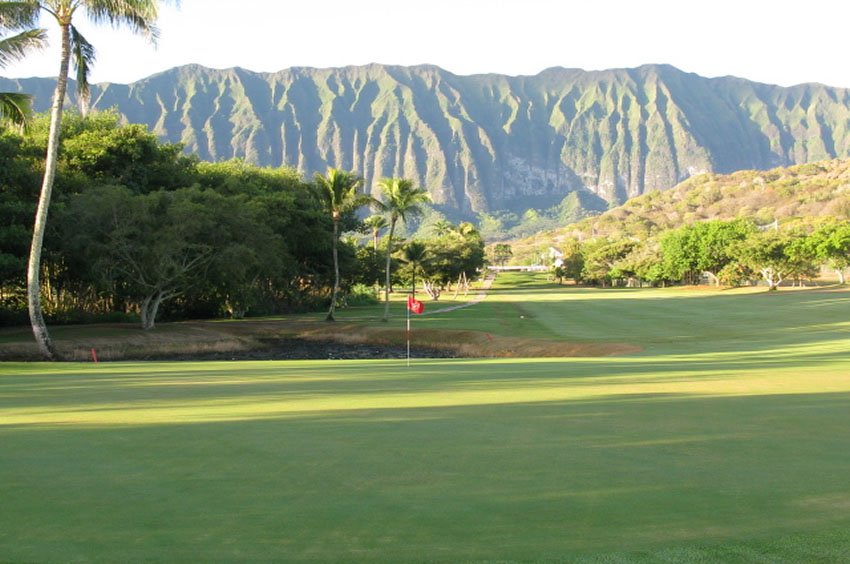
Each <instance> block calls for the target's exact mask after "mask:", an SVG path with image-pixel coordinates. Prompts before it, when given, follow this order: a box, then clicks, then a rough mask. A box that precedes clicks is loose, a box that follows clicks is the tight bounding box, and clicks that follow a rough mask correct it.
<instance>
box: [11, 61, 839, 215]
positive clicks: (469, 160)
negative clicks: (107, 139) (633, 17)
mask: <svg viewBox="0 0 850 564" xmlns="http://www.w3.org/2000/svg"><path fill="white" fill-rule="evenodd" d="M0 89H4V90H23V91H27V92H31V93H33V94H34V95H35V96H36V104H35V105H36V108H37V109H42V110H43V109H46V108H47V107H48V106H49V103H50V92H52V81H50V80H48V79H22V80H7V79H0ZM92 91H93V96H92V103H93V107H95V108H117V110H118V111H119V112H120V113H121V114H123V115H124V116H126V118H127V120H129V121H131V122H137V123H144V124H147V125H148V126H150V127H151V128H152V129H153V130H154V131H155V132H157V133H158V134H159V135H161V136H162V138H163V139H165V140H168V141H172V142H176V141H180V142H182V143H184V144H185V145H186V149H187V150H188V151H192V152H196V153H197V154H198V155H199V156H200V157H201V158H202V159H206V160H220V159H228V158H231V157H241V158H244V159H246V160H248V161H250V162H254V163H257V164H262V165H270V166H279V165H282V164H285V165H290V166H294V167H297V168H298V169H300V170H302V171H303V172H304V173H305V174H312V173H313V172H315V171H324V170H325V169H326V168H327V167H328V166H338V167H342V168H346V169H350V170H354V171H356V172H358V173H359V174H361V175H363V176H364V177H365V179H366V185H367V186H371V185H373V183H374V182H375V181H376V180H377V179H379V178H381V177H384V176H405V177H409V178H413V179H415V180H416V181H417V182H418V183H420V184H421V185H423V186H426V187H427V188H428V190H429V191H430V192H431V194H432V197H433V199H434V201H435V202H436V203H437V204H440V205H442V206H444V207H445V208H447V209H452V210H456V211H457V212H459V213H470V212H482V211H492V210H498V209H512V210H523V209H525V208H528V207H532V205H551V204H552V203H555V202H557V201H559V200H561V199H562V198H563V197H564V196H565V195H567V194H569V193H570V192H573V191H584V190H589V191H591V192H593V193H595V194H597V195H598V196H600V197H601V198H603V199H605V200H607V201H609V202H622V201H625V200H627V199H629V198H632V197H634V196H637V195H639V194H642V193H644V192H647V191H651V190H663V189H667V188H670V187H672V186H674V185H676V184H677V183H678V182H680V181H682V180H684V179H685V178H688V177H689V176H691V175H693V174H696V173H700V172H709V171H710V172H721V173H726V172H732V171H735V170H740V169H747V168H756V169H767V168H772V167H775V166H780V165H790V164H799V163H805V162H812V161H818V160H822V159H828V158H834V157H848V156H850V132H848V127H850V91H848V90H846V89H839V88H830V87H826V86H822V85H817V84H806V85H800V86H796V87H792V88H781V87H777V86H770V85H765V84H758V83H753V82H749V81H746V80H743V79H738V78H731V77H728V78H717V79H707V78H703V77H700V76H697V75H694V74H688V73H684V72H682V71H679V70H677V69H675V68H673V67H670V66H663V65H652V66H644V67H640V68H637V69H623V70H610V71H600V72H585V71H581V70H573V69H563V68H553V69H549V70H546V71H544V72H542V73H540V74H538V75H536V76H521V77H509V76H501V75H475V76H457V75H454V74H452V73H449V72H447V71H444V70H442V69H440V68H438V67H433V66H417V67H395V66H382V65H368V66H362V67H344V68H334V69H314V68H292V69H287V70H283V71H280V72H278V73H273V74H271V73H254V72H250V71H246V70H243V69H239V68H236V69H226V70H212V69H207V68H203V67H199V66H186V67H180V68H175V69H172V70H170V71H167V72H164V73H161V74H158V75H155V76H152V77H149V78H146V79H144V80H140V81H138V82H135V83H133V84H130V85H122V84H108V83H105V84H99V85H97V86H96V87H94V88H93V90H92Z"/></svg>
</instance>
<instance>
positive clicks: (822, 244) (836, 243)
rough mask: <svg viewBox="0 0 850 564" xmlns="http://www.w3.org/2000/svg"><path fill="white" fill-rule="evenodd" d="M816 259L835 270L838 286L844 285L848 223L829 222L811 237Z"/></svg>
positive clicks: (849, 264)
mask: <svg viewBox="0 0 850 564" xmlns="http://www.w3.org/2000/svg"><path fill="white" fill-rule="evenodd" d="M811 240H812V244H813V246H814V251H815V252H816V253H817V258H818V259H820V260H821V261H824V262H825V263H827V264H828V265H829V266H830V267H831V268H833V269H835V272H836V274H838V281H839V283H840V284H844V283H845V276H844V271H845V270H846V269H847V268H848V267H850V222H847V221H842V222H829V223H826V224H824V225H822V226H820V227H819V228H818V229H817V231H815V232H814V233H813V234H812V236H811Z"/></svg>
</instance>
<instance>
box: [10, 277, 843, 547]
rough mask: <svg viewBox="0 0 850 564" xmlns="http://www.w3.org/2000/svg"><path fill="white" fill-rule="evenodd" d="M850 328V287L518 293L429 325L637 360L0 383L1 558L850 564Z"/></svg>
mask: <svg viewBox="0 0 850 564" xmlns="http://www.w3.org/2000/svg"><path fill="white" fill-rule="evenodd" d="M613 311H616V312H617V315H613V314H612V312H613ZM848 318H850V293H848V291H847V290H839V289H828V290H795V291H783V292H780V293H778V294H777V293H771V294H768V293H766V292H753V291H752V290H744V291H739V290H735V291H723V292H721V291H697V292H688V291H684V290H682V289H673V290H651V291H639V290H632V291H626V290H622V291H601V290H576V289H566V288H559V287H557V286H554V285H551V284H548V283H546V282H545V277H542V276H541V277H532V276H528V275H526V276H521V275H514V276H510V277H500V280H499V284H498V285H497V287H496V289H495V291H494V293H493V295H492V299H488V300H487V301H485V302H484V303H483V304H479V305H476V306H473V307H470V308H467V309H463V310H457V311H455V312H452V313H450V314H446V316H445V317H444V318H443V320H442V321H441V320H440V317H439V316H434V317H432V318H429V317H425V318H418V319H417V321H418V324H420V325H422V324H430V325H432V326H441V327H454V328H455V329H467V330H469V329H476V330H481V331H492V332H493V334H494V335H506V334H516V335H517V336H522V337H525V338H528V339H565V340H569V339H581V340H587V341H604V342H613V341H619V340H622V339H628V340H629V341H630V342H632V343H636V344H639V345H641V348H642V349H643V352H642V353H640V354H637V355H629V356H620V357H596V358H571V359H563V358H561V359H557V358H540V359H528V358H516V359H451V360H425V359H416V360H415V361H414V363H413V365H412V366H411V368H407V367H406V365H405V363H404V362H401V361H399V360H378V361H328V360H322V361H301V362H207V363H198V362H177V363H175V362H162V363H102V364H99V365H94V364H91V363H89V364H67V365H57V364H38V363H32V364H20V363H3V364H0V440H2V444H3V454H4V455H3V456H2V457H0V497H2V499H3V511H0V554H2V555H3V558H4V559H7V560H10V561H57V560H62V561H68V560H83V561H132V560H163V561H182V560H192V561H199V562H203V561H223V560H225V561H251V560H278V561H306V560H311V561H362V562H399V561H423V560H426V561H434V560H445V561H470V562H479V561H481V562H484V561H500V562H511V561H570V562H574V561H578V562H585V561H586V562H612V561H614V562H632V561H637V562H655V561H668V562H669V561H677V562H679V561H711V562H715V561H724V562H728V561H770V562H798V561H840V560H842V559H843V558H844V555H846V554H847V553H848V551H850V534H848V530H850V528H848V527H849V526H850V518H848V513H847V507H848V503H850V490H848V486H847V480H846V477H845V474H846V472H844V469H846V468H847V466H848V464H850V454H848V453H850V436H848V433H847V432H846V429H847V426H848V425H849V424H850V376H848V375H850V361H848V359H847V355H846V350H847V348H848V346H850V333H848V331H847V322H846V320H847V319H848Z"/></svg>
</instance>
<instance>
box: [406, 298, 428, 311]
mask: <svg viewBox="0 0 850 564" xmlns="http://www.w3.org/2000/svg"><path fill="white" fill-rule="evenodd" d="M407 309H409V310H410V311H412V312H413V313H417V314H418V313H422V312H423V311H425V304H423V303H422V302H420V301H419V300H417V299H416V298H414V297H413V296H407Z"/></svg>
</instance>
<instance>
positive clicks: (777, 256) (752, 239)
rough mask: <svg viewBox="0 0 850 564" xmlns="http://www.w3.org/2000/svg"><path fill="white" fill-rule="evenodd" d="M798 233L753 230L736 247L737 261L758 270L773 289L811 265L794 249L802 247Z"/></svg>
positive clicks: (755, 270) (771, 289)
mask: <svg viewBox="0 0 850 564" xmlns="http://www.w3.org/2000/svg"><path fill="white" fill-rule="evenodd" d="M798 239H799V236H797V235H793V234H790V233H784V232H779V231H773V230H771V231H762V232H757V233H753V234H752V235H750V236H749V237H748V238H747V239H745V240H743V241H740V242H738V243H737V244H736V245H735V246H734V252H735V255H736V258H737V260H738V262H740V263H741V264H742V265H743V266H745V267H747V268H749V269H751V270H753V271H754V272H759V273H761V275H762V278H763V279H764V281H765V283H767V289H768V290H770V291H774V290H776V289H778V288H779V285H780V284H781V283H782V281H783V280H785V279H786V278H788V277H789V276H793V275H794V274H796V273H799V272H801V271H803V270H805V269H806V267H809V266H810V265H803V264H801V262H805V260H801V258H802V257H800V256H798V253H796V252H795V251H796V250H797V249H799V248H800V244H799V242H798Z"/></svg>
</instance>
